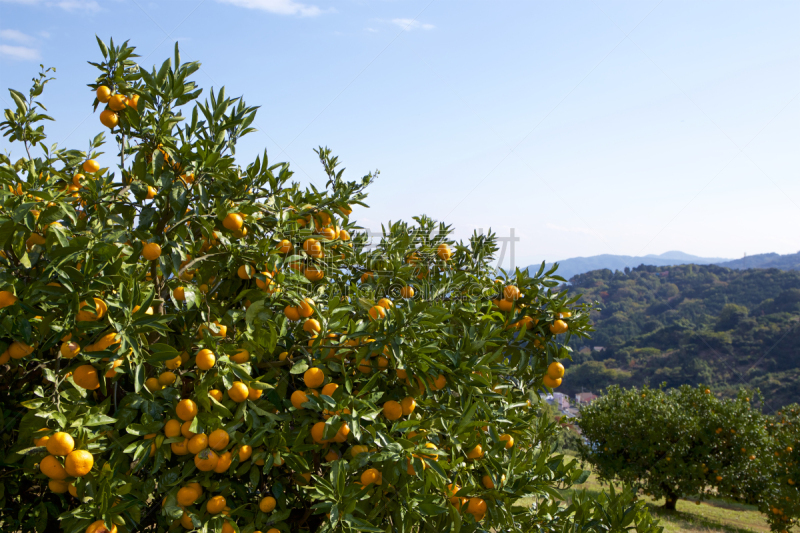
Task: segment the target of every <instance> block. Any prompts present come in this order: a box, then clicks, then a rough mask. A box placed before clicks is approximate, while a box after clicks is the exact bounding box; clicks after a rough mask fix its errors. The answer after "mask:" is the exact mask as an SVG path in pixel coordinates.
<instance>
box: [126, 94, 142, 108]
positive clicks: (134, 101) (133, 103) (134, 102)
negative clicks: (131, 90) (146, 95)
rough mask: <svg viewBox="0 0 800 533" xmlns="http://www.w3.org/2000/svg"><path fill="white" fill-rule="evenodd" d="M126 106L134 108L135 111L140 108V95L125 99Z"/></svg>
mask: <svg viewBox="0 0 800 533" xmlns="http://www.w3.org/2000/svg"><path fill="white" fill-rule="evenodd" d="M125 104H126V105H127V106H128V107H132V108H134V109H136V108H138V107H139V95H138V94H133V95H131V96H128V97H127V98H126V99H125Z"/></svg>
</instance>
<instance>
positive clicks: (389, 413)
mask: <svg viewBox="0 0 800 533" xmlns="http://www.w3.org/2000/svg"><path fill="white" fill-rule="evenodd" d="M383 416H385V417H386V418H388V419H389V420H391V421H395V420H399V419H400V417H401V416H403V408H402V407H401V406H400V404H399V403H397V402H396V401H394V400H389V401H388V402H386V403H384V404H383Z"/></svg>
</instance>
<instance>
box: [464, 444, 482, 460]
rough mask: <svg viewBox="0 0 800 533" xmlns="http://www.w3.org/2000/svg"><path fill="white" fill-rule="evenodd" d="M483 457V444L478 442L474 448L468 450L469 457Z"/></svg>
mask: <svg viewBox="0 0 800 533" xmlns="http://www.w3.org/2000/svg"><path fill="white" fill-rule="evenodd" d="M481 457H483V446H481V445H480V444H476V445H475V447H474V448H472V449H471V450H470V451H468V452H467V459H480V458H481Z"/></svg>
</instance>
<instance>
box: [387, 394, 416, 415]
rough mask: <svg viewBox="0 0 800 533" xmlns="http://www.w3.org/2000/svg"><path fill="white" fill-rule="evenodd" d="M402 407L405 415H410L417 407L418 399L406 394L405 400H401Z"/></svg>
mask: <svg viewBox="0 0 800 533" xmlns="http://www.w3.org/2000/svg"><path fill="white" fill-rule="evenodd" d="M400 407H401V409H402V411H403V416H408V415H410V414H411V413H413V412H414V409H416V408H417V401H416V400H415V399H414V398H413V397H411V396H406V397H405V398H403V401H402V402H400ZM384 408H385V406H384Z"/></svg>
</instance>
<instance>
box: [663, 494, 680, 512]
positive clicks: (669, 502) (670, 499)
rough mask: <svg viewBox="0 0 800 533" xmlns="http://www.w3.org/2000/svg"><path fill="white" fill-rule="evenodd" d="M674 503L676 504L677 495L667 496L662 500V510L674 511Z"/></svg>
mask: <svg viewBox="0 0 800 533" xmlns="http://www.w3.org/2000/svg"><path fill="white" fill-rule="evenodd" d="M676 505H678V497H677V496H667V499H666V501H665V502H664V510H665V511H674V510H675V506H676Z"/></svg>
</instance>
